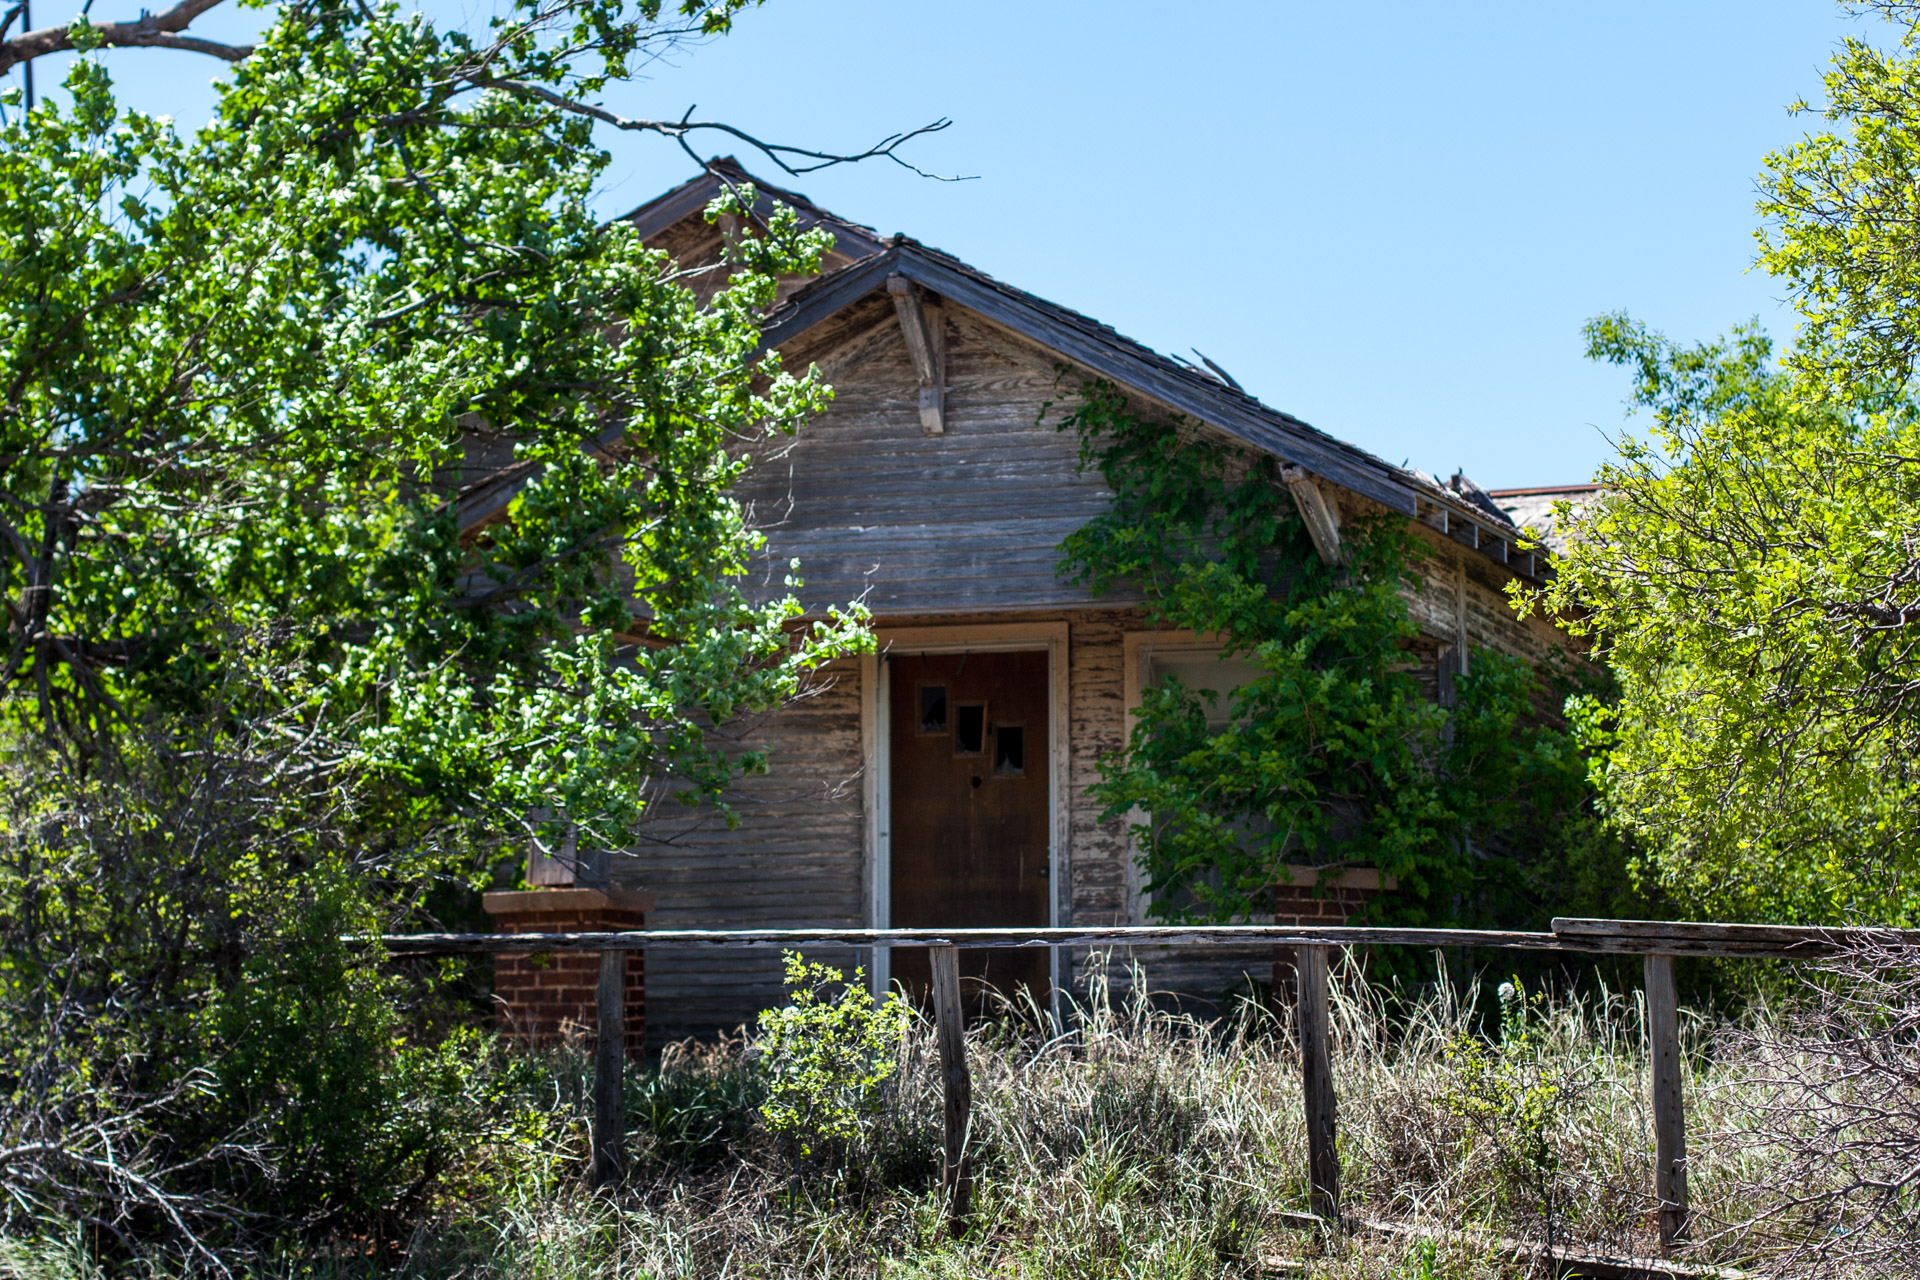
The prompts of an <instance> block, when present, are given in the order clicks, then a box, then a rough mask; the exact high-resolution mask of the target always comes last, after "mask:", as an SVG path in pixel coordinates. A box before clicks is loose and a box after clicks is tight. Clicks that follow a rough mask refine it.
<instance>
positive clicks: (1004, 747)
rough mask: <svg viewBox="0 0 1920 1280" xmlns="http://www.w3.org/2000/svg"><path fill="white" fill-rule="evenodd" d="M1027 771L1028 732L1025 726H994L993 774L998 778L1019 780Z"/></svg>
mask: <svg viewBox="0 0 1920 1280" xmlns="http://www.w3.org/2000/svg"><path fill="white" fill-rule="evenodd" d="M1026 771H1027V730H1026V727H1025V726H1024V725H1017V724H997V725H995V726H993V773H994V776H995V777H997V778H1017V777H1019V776H1021V775H1022V774H1024V773H1026Z"/></svg>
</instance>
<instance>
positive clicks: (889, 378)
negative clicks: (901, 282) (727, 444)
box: [737, 298, 1109, 615]
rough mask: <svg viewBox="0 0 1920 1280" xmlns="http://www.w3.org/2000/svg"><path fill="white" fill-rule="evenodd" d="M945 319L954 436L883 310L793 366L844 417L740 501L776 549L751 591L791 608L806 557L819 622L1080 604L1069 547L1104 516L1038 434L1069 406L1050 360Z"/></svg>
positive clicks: (857, 317)
mask: <svg viewBox="0 0 1920 1280" xmlns="http://www.w3.org/2000/svg"><path fill="white" fill-rule="evenodd" d="M941 310H942V311H943V313H944V317H945V319H944V323H945V325H946V331H947V336H946V342H947V398H946V404H947V411H946V433H945V434H944V435H938V436H929V435H925V434H923V433H922V431H921V429H920V418H919V411H918V407H917V406H918V400H917V396H918V385H919V384H918V381H917V379H916V377H915V374H914V370H913V366H912V363H911V361H910V359H909V357H908V354H907V348H906V343H905V341H904V339H903V338H902V337H901V334H900V328H899V325H898V323H897V322H896V321H895V319H894V315H893V309H892V305H891V304H890V303H888V302H887V301H886V300H885V299H884V298H882V299H879V300H877V301H876V300H874V299H868V300H866V301H864V302H862V303H859V304H856V305H855V306H854V307H852V308H849V311H848V313H846V314H845V315H844V317H843V318H841V317H837V318H836V320H837V321H838V323H836V324H835V326H834V327H833V330H832V332H831V334H830V338H831V341H830V343H823V342H821V341H818V340H816V341H815V342H812V343H810V344H809V345H808V346H806V347H803V348H799V349H796V350H790V351H788V352H786V353H785V354H786V355H787V356H788V358H789V361H790V362H791V363H800V364H802V365H803V366H804V364H805V363H806V362H809V361H817V362H818V363H819V364H820V366H821V368H822V370H823V372H825V374H826V375H827V377H828V378H829V379H830V381H832V383H833V385H834V387H835V388H836V395H835V399H834V402H833V404H832V406H831V407H830V408H829V409H828V410H827V411H826V412H825V413H824V414H822V415H821V417H820V418H819V419H818V420H816V421H815V422H813V423H810V424H809V425H808V426H807V427H805V428H804V429H803V430H802V431H801V433H800V435H799V437H798V438H797V439H796V440H794V441H793V442H792V443H791V444H790V445H789V446H788V447H787V448H786V449H784V450H782V451H779V452H778V453H777V456H769V457H765V458H761V459H759V460H757V462H756V465H755V467H754V468H753V471H752V472H751V474H750V475H749V477H748V478H747V479H746V481H745V482H744V483H743V484H742V485H740V486H739V487H738V489H737V492H738V493H739V495H740V497H741V498H742V499H743V500H745V501H747V502H750V503H751V504H752V512H753V522H754V524H755V525H756V526H758V527H760V528H762V529H764V530H765V531H766V532H767V534H768V538H769V547H768V555H767V557H766V560H765V561H764V562H763V564H762V566H761V567H760V569H759V571H758V572H757V573H756V574H755V576H754V582H755V589H756V590H757V591H758V592H760V593H761V594H763V595H774V594H781V593H784V591H785V587H784V586H783V585H782V579H783V578H784V575H785V573H786V571H787V570H786V566H787V562H788V561H789V560H790V559H791V558H793V557H798V558H799V559H800V562H801V570H800V572H801V576H802V577H803V578H804V579H805V583H806V585H805V587H804V588H803V589H802V591H801V592H800V596H801V599H802V601H803V602H804V603H805V604H806V605H807V607H808V608H809V609H810V610H819V609H824V608H827V607H829V606H831V605H834V604H838V603H844V602H846V601H848V600H852V599H856V598H858V599H864V600H865V601H866V602H867V604H868V606H869V607H870V608H872V609H873V610H874V611H875V612H876V613H884V614H888V615H893V614H900V613H918V612H926V611H932V610H939V611H942V612H951V611H966V612H989V611H1004V610H1008V609H1027V608H1036V607H1046V606H1056V607H1057V606H1060V605H1067V604H1078V603H1084V602H1086V601H1087V600H1088V596H1087V593H1086V592H1085V591H1084V590H1082V589H1081V588H1078V587H1074V586H1070V585H1068V584H1066V583H1063V582H1061V581H1060V579H1059V578H1058V576H1057V575H1056V574H1055V572H1054V566H1055V565H1056V563H1057V562H1058V561H1059V558H1060V552H1059V545H1060V540H1061V539H1062V538H1064V537H1065V536H1066V535H1067V534H1068V533H1070V532H1072V531H1073V530H1074V529H1077V528H1079V527H1080V526H1081V525H1082V524H1084V523H1085V522H1086V521H1087V520H1088V519H1089V518H1090V517H1092V516H1094V515H1096V514H1098V513H1099V512H1101V511H1103V510H1105V508H1106V505H1107V502H1108V499H1109V495H1108V493H1107V491H1106V488H1105V487H1104V486H1103V485H1102V484H1101V482H1100V479H1099V477H1098V476H1097V475H1082V474H1080V473H1079V471H1078V469H1077V466H1076V461H1077V457H1078V450H1077V445H1076V441H1075V439H1074V437H1073V436H1072V434H1071V433H1063V432H1061V431H1059V430H1057V429H1056V426H1055V421H1057V417H1056V418H1055V419H1050V420H1049V421H1047V422H1044V423H1042V422H1038V421H1036V419H1037V418H1038V416H1039V413H1040V409H1041V406H1042V404H1044V403H1045V402H1046V401H1048V400H1057V399H1061V398H1063V397H1062V396H1061V392H1060V389H1059V388H1058V387H1057V386H1056V382H1055V373H1054V371H1053V369H1052V368H1051V367H1050V365H1049V364H1048V363H1047V361H1046V360H1045V359H1044V358H1042V357H1041V356H1039V355H1037V354H1036V353H1034V352H1032V351H1031V350H1029V349H1027V348H1025V347H1023V346H1022V345H1020V344H1017V343H1015V342H1013V341H1012V340H1010V339H1009V338H1007V337H1006V335H1004V334H1003V333H1001V332H1000V331H999V330H997V329H995V328H993V327H992V326H990V325H988V324H986V323H984V322H982V321H979V320H978V319H977V318H975V317H973V316H971V315H970V314H969V313H968V312H965V311H963V310H961V309H959V308H956V307H945V308H942V309H941Z"/></svg>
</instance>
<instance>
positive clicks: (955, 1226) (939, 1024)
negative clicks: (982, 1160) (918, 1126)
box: [928, 947, 973, 1240]
mask: <svg viewBox="0 0 1920 1280" xmlns="http://www.w3.org/2000/svg"><path fill="white" fill-rule="evenodd" d="M928 959H929V960H930V961H931V962H932V966H933V1011H934V1013H933V1016H934V1024H935V1028H936V1031H937V1034H938V1036H939V1042H940V1076H941V1079H942V1081H943V1082H944V1084H945V1090H944V1092H945V1095H946V1116H945V1119H946V1126H945V1128H946V1147H945V1154H944V1157H943V1160H942V1163H941V1185H942V1187H943V1188H944V1189H945V1191H946V1197H947V1231H948V1233H949V1234H951V1235H952V1236H953V1238H954V1239H956V1240H957V1239H959V1238H960V1237H961V1236H962V1235H964V1234H965V1233H966V1229H967V1221H968V1219H969V1217H970V1216H971V1215H972V1211H973V1203H972V1202H973V1171H972V1169H971V1168H969V1167H968V1160H967V1135H968V1129H969V1128H970V1127H971V1125H972V1123H973V1077H972V1075H971V1074H970V1073H969V1072H968V1071H967V1017H966V1009H965V1007H964V1006H963V1005H962V1004H961V1003H960V949H959V948H958V947H934V948H932V949H931V950H929V952H928Z"/></svg>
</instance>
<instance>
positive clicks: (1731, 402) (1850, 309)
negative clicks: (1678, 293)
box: [1547, 0, 1920, 923]
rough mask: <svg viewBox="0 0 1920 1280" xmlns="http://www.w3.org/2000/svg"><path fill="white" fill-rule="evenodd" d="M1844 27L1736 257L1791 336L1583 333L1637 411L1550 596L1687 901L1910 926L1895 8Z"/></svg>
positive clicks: (1908, 473)
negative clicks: (1611, 676) (1884, 27)
mask: <svg viewBox="0 0 1920 1280" xmlns="http://www.w3.org/2000/svg"><path fill="white" fill-rule="evenodd" d="M1859 8H1860V9H1862V10H1864V11H1868V12H1875V13H1878V14H1879V15H1880V16H1882V17H1884V18H1885V19H1887V20H1888V21H1889V22H1890V23H1891V24H1892V30H1893V33H1894V36H1895V38H1894V39H1893V40H1891V41H1889V42H1886V43H1885V46H1884V47H1880V46H1877V45H1875V44H1874V43H1872V42H1870V41H1869V40H1868V39H1865V38H1862V37H1850V38H1848V39H1847V40H1846V42H1845V43H1844V44H1843V46H1842V47H1841V49H1840V50H1839V51H1838V53H1836V55H1835V56H1834V58H1833V63H1832V67H1831V69H1830V70H1829V72H1828V73H1827V75H1826V77H1825V89H1826V99H1825V102H1824V104H1823V105H1821V106H1820V107H1819V108H1817V110H1816V109H1815V108H1813V107H1810V106H1809V105H1808V104H1807V103H1805V102H1800V103H1796V104H1795V107H1796V109H1797V110H1799V111H1801V112H1806V113H1811V114H1817V115H1819V116H1820V117H1821V119H1822V125H1823V127H1821V128H1819V129H1817V130H1815V131H1814V132H1811V133H1810V134H1809V135H1808V136H1807V137H1806V138H1805V139H1804V140H1803V141H1802V142H1800V143H1799V144H1798V145H1795V146H1792V147H1789V148H1786V149H1784V150H1782V151H1780V152H1777V153H1775V154H1772V155H1769V156H1768V157H1767V160H1766V169H1765V171H1764V172H1763V173H1762V175H1761V178H1760V192H1761V199H1760V203H1759V209H1760V212H1761V213H1762V214H1763V215H1765V217H1766V218H1767V222H1766V224H1765V225H1764V226H1763V227H1762V228H1761V229H1760V231H1759V233H1758V236H1759V241H1760V250H1761V252H1760V262H1761V265H1763V266H1764V267H1765V268H1766V269H1767V270H1768V271H1769V272H1771V273H1773V274H1774V275H1775V276H1776V277H1778V278H1779V279H1781V280H1782V281H1783V282H1784V283H1785V284H1786V286H1787V288H1788V290H1789V294H1790V296H1791V298H1792V301H1793V303H1794V305H1795V307H1796V309H1797V310H1798V311H1799V313H1800V317H1801V319H1802V322H1803V324H1802V329H1801V332H1800V334H1799V336H1798V340H1797V341H1796V343H1795V344H1794V346H1793V347H1792V348H1791V349H1789V350H1787V351H1786V352H1785V353H1784V355H1783V357H1782V358H1780V359H1779V360H1777V361H1776V359H1775V354H1774V351H1773V349H1772V347H1771V344H1770V343H1769V341H1768V339H1767V338H1766V336H1765V335H1764V334H1763V333H1761V332H1760V330H1759V329H1758V328H1757V327H1753V326H1749V327H1746V328H1743V329H1738V330H1736V331H1735V332H1734V333H1733V334H1732V335H1731V336H1730V337H1729V338H1727V339H1724V340H1721V341H1716V342H1708V343H1702V344H1699V345H1696V346H1683V345H1680V344H1676V343H1673V342H1670V341H1668V340H1667V339H1665V338H1664V337H1661V336H1660V335H1658V334H1655V333H1652V332H1650V331H1648V330H1647V329H1645V328H1644V327H1642V326H1640V325H1637V324H1635V323H1633V322H1632V321H1630V320H1629V319H1627V318H1626V317H1624V316H1618V315H1615V316H1605V317H1601V318H1600V319H1598V320H1596V321H1594V322H1593V323H1592V324H1591V325H1590V326H1589V327H1588V330H1587V338H1588V349H1589V354H1591V355H1592V356H1593V357H1594V358H1596V359H1601V360H1606V361H1610V362H1612V363H1615V364H1618V365H1620V366H1622V367H1624V368H1626V369H1627V370H1628V371H1629V372H1630V373H1631V374H1632V375H1633V378H1634V385H1633V394H1632V401H1633V403H1634V404H1635V405H1636V406H1637V407H1639V408H1642V409H1647V410H1650V411H1651V413H1652V421H1651V426H1650V429H1649V431H1648V433H1647V436H1646V438H1644V439H1635V438H1628V439H1626V440H1625V441H1623V442H1622V446H1621V458H1620V461H1619V462H1618V463H1617V464H1615V465H1613V466H1609V467H1607V468H1605V469H1603V471H1602V472H1601V474H1600V475H1599V477H1598V479H1599V480H1600V481H1601V483H1602V484H1603V485H1604V486H1605V488H1606V493H1607V496H1606V498H1605V499H1604V500H1603V501H1601V502H1600V503H1598V504H1597V505H1596V506H1595V507H1594V508H1593V509H1592V510H1591V511H1590V512H1588V513H1586V514H1585V515H1583V516H1580V517H1579V518H1578V521H1577V523H1578V525H1579V528H1578V530H1577V532H1576V534H1575V536H1574V542H1573V546H1572V548H1571V549H1570V550H1569V552H1568V553H1567V555H1566V556H1565V557H1564V558H1563V560H1562V563H1561V566H1560V568H1561V576H1560V578H1559V580H1558V582H1557V583H1556V584H1555V586H1554V588H1553V590H1552V591H1551V592H1550V593H1548V595H1547V601H1548V603H1549V605H1550V607H1552V608H1554V609H1556V610H1558V611H1559V612H1560V616H1562V617H1563V618H1567V619H1570V620H1572V625H1573V627H1574V629H1575V630H1576V631H1579V632H1581V633H1583V634H1586V635H1590V636H1592V637H1594V638H1595V639H1596V640H1597V641H1598V642H1599V644H1600V645H1601V647H1602V650H1603V652H1604V653H1605V654H1606V656H1607V659H1608V661H1609V662H1610V663H1611V664H1612V665H1613V667H1614V669H1615V670H1616V672H1617V673H1618V674H1619V678H1620V683H1621V697H1620V701H1619V703H1618V705H1617V706H1615V707H1610V708H1603V707H1600V706H1598V705H1595V706H1593V707H1590V708H1589V714H1588V716H1587V719H1586V726H1587V732H1588V735H1589V741H1590V743H1591V744H1592V745H1593V746H1594V747H1596V748H1597V749H1598V752H1599V754H1598V756H1597V759H1598V762H1599V772H1598V777H1599V779H1600V781H1601V785H1602V787H1603V790H1604V792H1605V794H1606V796H1607V804H1608V807H1609V811H1610V814H1611V816H1612V817H1613V818H1614V819H1615V820H1616V821H1617V822H1618V823H1620V824H1621V825H1622V826H1623V827H1625V828H1627V829H1629V830H1631V831H1634V832H1636V833H1637V834H1638V835H1639V837H1640V838H1641V839H1642V841H1643V842H1644V843H1645V845H1646V847H1647V850H1648V855H1649V858H1650V867H1651V869H1652V870H1653V871H1654V872H1655V873H1656V874H1657V876H1658V878H1659V880H1660V881H1662V882H1663V883H1664V884H1665V885H1666V886H1667V887H1668V888H1669V890H1670V891H1671V892H1673V893H1674V894H1675V895H1676V896H1677V897H1679V898H1680V899H1681V900H1683V901H1684V902H1686V903H1687V904H1688V905H1689V906H1690V907H1691V908H1692V909H1694V910H1696V911H1701V912H1707V913H1714V914H1723V915H1729V916H1734V917H1739V918H1747V919H1760V918H1770V919H1786V920H1805V921H1837V920H1854V919H1862V920H1870V921H1880V922H1889V923H1891V922H1904V923H1912V922H1913V921H1914V920H1915V918H1916V913H1917V912H1920V884H1916V880H1915V873H1916V870H1917V869H1920V863H1916V853H1915V850H1916V848H1920V845H1917V844H1916V840H1915V837H1916V836H1917V835H1920V805H1917V803H1916V802H1917V801H1920V793H1917V792H1916V789H1915V788H1916V782H1917V781H1920V779H1917V778H1916V774H1915V770H1914V765H1913V761H1914V760H1915V758H1916V756H1920V428H1916V424H1915V419H1916V415H1915V408H1914V402H1913V400H1912V398H1911V391H1912V386H1913V376H1914V373H1915V366H1914V358H1915V355H1916V353H1920V320H1917V319H1916V312H1915V308H1914V302H1915V300H1916V297H1920V236H1916V233H1915V227H1916V226H1920V182H1916V178H1920V43H1917V42H1920V27H1917V26H1916V24H1917V23H1920V4H1914V3H1912V2H1911V0H1876V2H1875V3H1871V4H1866V5H1862V6H1859Z"/></svg>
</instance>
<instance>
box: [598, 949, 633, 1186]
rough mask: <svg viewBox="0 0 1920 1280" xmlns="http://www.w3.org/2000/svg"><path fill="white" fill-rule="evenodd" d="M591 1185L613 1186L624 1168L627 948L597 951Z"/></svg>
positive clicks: (618, 1181) (624, 1170)
mask: <svg viewBox="0 0 1920 1280" xmlns="http://www.w3.org/2000/svg"><path fill="white" fill-rule="evenodd" d="M594 1005H595V1019H594V1020H595V1022H596V1023H597V1024H598V1025H597V1026H596V1027H595V1029H594V1030H595V1038H594V1046H593V1185H594V1186H595V1187H614V1186H618V1185H619V1184H620V1179H621V1177H622V1176H623V1175H624V1174H625V1172H626V1143H627V1103H626V1081H625V1080H624V1079H623V1077H624V1075H625V1074H626V1062H627V953H626V952H625V951H612V950H609V951H602V952H601V953H600V985H599V987H598V988H597V989H596V990H595V991H594Z"/></svg>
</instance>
